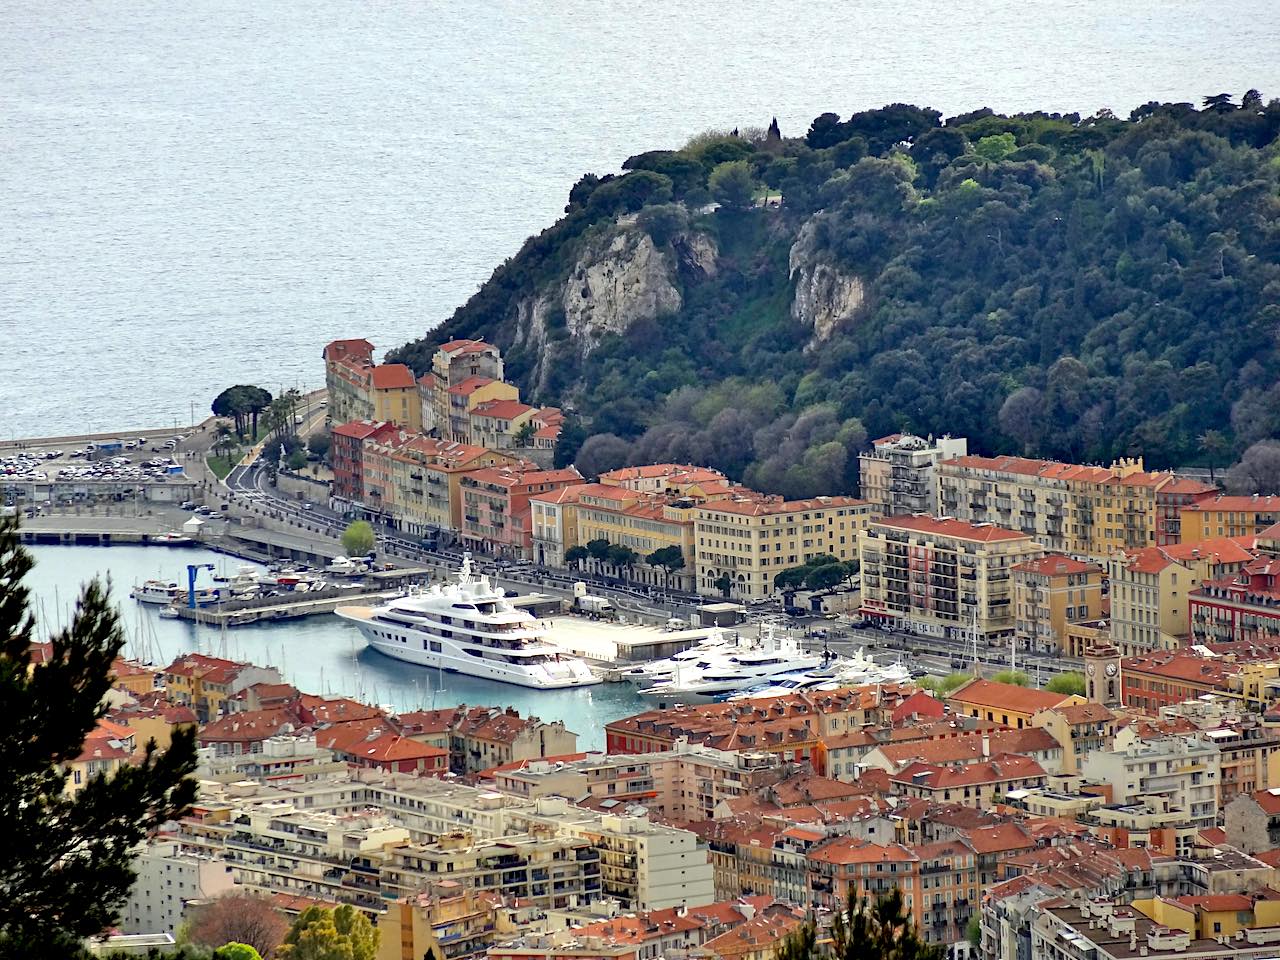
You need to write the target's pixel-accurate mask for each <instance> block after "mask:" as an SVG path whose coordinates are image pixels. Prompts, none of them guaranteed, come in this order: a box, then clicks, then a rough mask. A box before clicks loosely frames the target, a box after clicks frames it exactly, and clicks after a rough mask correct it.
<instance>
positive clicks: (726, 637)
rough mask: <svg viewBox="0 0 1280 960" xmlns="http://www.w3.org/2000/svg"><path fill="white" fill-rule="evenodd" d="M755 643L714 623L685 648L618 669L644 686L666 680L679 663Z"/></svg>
mask: <svg viewBox="0 0 1280 960" xmlns="http://www.w3.org/2000/svg"><path fill="white" fill-rule="evenodd" d="M755 646H756V642H755V641H754V640H749V641H748V640H743V639H742V638H741V637H735V636H731V635H730V634H729V633H728V632H726V631H724V630H722V629H720V628H719V627H716V628H715V629H713V630H712V631H711V632H710V633H708V634H707V635H706V636H705V637H703V638H702V639H700V640H698V641H697V642H696V643H694V644H693V646H691V647H689V648H688V649H687V650H681V651H680V652H679V653H676V654H673V655H672V656H669V657H664V658H663V659H661V660H650V661H649V662H648V663H641V664H637V665H636V666H634V667H631V668H629V669H627V670H624V671H622V679H624V680H627V681H629V682H630V683H633V684H635V685H636V686H637V687H639V688H640V689H641V690H643V689H645V688H646V687H651V686H653V685H654V684H655V683H665V682H667V681H668V680H670V679H671V678H672V677H674V676H675V672H676V670H678V669H679V668H680V667H684V666H693V665H694V664H695V663H697V662H698V661H699V660H703V659H705V658H706V657H707V656H708V655H709V654H711V653H713V652H716V653H719V652H723V651H726V650H731V649H741V650H743V651H746V650H751V649H754V648H755Z"/></svg>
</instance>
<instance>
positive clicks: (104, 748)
mask: <svg viewBox="0 0 1280 960" xmlns="http://www.w3.org/2000/svg"><path fill="white" fill-rule="evenodd" d="M137 747H138V742H137V736H136V735H135V733H134V732H133V731H132V730H130V729H129V728H128V727H126V726H124V725H123V724H119V723H115V722H114V721H112V720H108V719H106V718H105V717H103V718H102V719H100V720H99V721H98V725H97V726H96V727H94V729H93V730H92V731H91V732H90V733H89V736H87V737H86V738H85V741H84V746H83V747H82V748H81V750H80V755H79V756H77V757H76V758H75V759H74V760H72V761H71V762H70V763H68V764H67V773H68V777H67V784H66V787H65V790H66V792H67V793H79V792H80V791H81V790H82V789H83V788H84V785H85V784H86V783H88V782H89V781H90V780H91V779H92V778H93V777H95V776H97V775H98V774H103V775H105V776H108V777H109V776H111V775H112V774H113V773H114V772H115V771H116V770H118V769H119V768H120V767H123V766H127V765H128V764H129V762H130V760H131V759H132V758H133V754H134V752H135V751H136V750H137Z"/></svg>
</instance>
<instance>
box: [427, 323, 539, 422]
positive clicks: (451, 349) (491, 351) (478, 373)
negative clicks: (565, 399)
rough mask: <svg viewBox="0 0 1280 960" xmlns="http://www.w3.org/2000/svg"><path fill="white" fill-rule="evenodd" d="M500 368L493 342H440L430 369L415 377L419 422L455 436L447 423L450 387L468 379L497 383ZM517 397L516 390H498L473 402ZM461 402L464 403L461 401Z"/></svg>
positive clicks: (499, 354) (499, 359)
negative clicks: (420, 413) (419, 397)
mask: <svg viewBox="0 0 1280 960" xmlns="http://www.w3.org/2000/svg"><path fill="white" fill-rule="evenodd" d="M503 372H504V367H503V363H502V354H501V353H500V352H499V351H498V348H497V347H495V346H493V344H490V343H485V342H484V341H483V340H450V341H449V342H448V343H443V344H441V345H440V346H439V348H438V349H437V350H436V352H435V353H434V354H433V355H432V357H431V372H430V373H426V374H423V376H422V378H421V379H420V380H419V381H418V382H419V384H420V387H421V395H422V407H423V425H424V426H425V427H426V428H427V429H429V430H432V429H434V430H436V431H438V432H439V434H440V436H442V437H445V438H446V439H458V438H457V437H454V436H453V435H452V428H451V426H450V418H451V417H452V416H453V411H452V401H451V396H452V394H451V392H450V391H451V388H453V387H456V386H458V385H459V384H461V383H463V382H464V381H466V380H469V379H478V380H483V381H487V382H489V383H493V382H495V381H496V382H498V383H501V382H502V380H503ZM508 386H510V385H508ZM511 389H513V390H514V389H515V388H514V387H511ZM518 399H520V397H519V394H518V393H517V394H513V395H510V396H508V395H507V394H501V395H493V396H488V397H482V398H481V401H477V402H482V401H483V400H518ZM463 406H464V408H465V407H466V405H465V404H464V405H463ZM464 420H465V418H464Z"/></svg>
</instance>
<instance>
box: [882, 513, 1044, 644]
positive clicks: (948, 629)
mask: <svg viewBox="0 0 1280 960" xmlns="http://www.w3.org/2000/svg"><path fill="white" fill-rule="evenodd" d="M858 552H859V559H860V562H861V571H862V573H861V575H862V612H863V614H864V615H865V616H869V617H873V618H875V619H878V620H881V621H885V622H888V623H897V624H900V625H903V626H906V627H907V628H908V629H910V630H912V631H914V632H916V633H922V634H925V635H929V636H938V637H949V638H954V639H969V638H971V637H972V636H974V634H975V632H976V634H977V636H978V637H979V638H980V639H982V640H983V641H989V640H997V639H1001V638H1007V637H1009V636H1011V635H1012V634H1013V632H1014V628H1015V625H1016V618H1015V616H1014V591H1013V568H1014V567H1016V566H1017V565H1018V564H1020V563H1023V562H1026V561H1029V560H1033V559H1035V558H1037V557H1039V556H1040V555H1041V554H1043V552H1044V550H1043V548H1042V547H1041V546H1040V545H1039V544H1038V543H1037V542H1036V541H1035V540H1033V539H1032V538H1031V537H1030V536H1029V535H1027V534H1025V533H1019V532H1017V531H1015V530H1006V529H1004V528H1002V527H996V526H992V525H990V524H985V523H976V524H975V523H968V522H966V521H964V520H956V519H953V518H950V517H942V518H933V517H924V516H920V517H889V518H886V519H884V520H877V521H875V522H873V523H872V524H871V525H870V527H868V528H867V529H866V530H865V531H863V533H862V535H861V537H860V539H859V550H858Z"/></svg>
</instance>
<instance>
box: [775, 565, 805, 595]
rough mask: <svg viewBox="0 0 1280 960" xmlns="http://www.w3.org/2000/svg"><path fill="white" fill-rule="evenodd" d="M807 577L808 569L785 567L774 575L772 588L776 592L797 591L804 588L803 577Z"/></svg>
mask: <svg viewBox="0 0 1280 960" xmlns="http://www.w3.org/2000/svg"><path fill="white" fill-rule="evenodd" d="M808 575H809V568H808V567H804V566H801V567H787V569H785V570H783V571H780V572H779V573H777V574H775V575H774V578H773V586H774V588H775V589H777V590H799V589H800V588H801V587H803V586H804V580H805V577H807V576H808Z"/></svg>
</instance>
